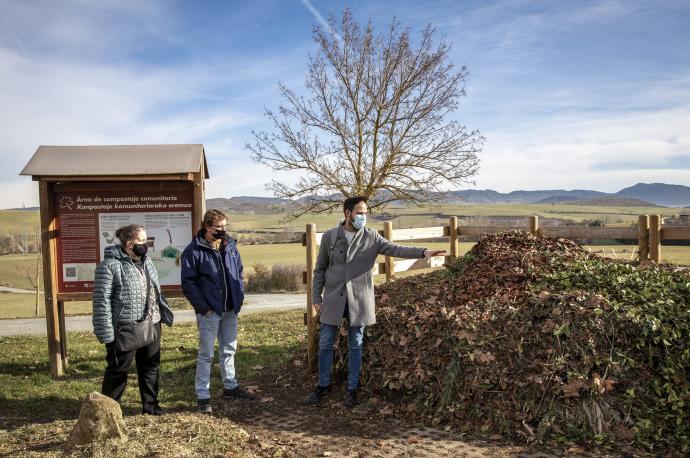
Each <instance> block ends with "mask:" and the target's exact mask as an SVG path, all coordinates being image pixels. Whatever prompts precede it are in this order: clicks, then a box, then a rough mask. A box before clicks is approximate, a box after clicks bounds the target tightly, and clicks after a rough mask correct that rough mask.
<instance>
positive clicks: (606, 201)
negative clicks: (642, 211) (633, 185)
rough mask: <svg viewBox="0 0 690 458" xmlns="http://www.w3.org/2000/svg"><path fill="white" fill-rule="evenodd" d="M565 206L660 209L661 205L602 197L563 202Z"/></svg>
mask: <svg viewBox="0 0 690 458" xmlns="http://www.w3.org/2000/svg"><path fill="white" fill-rule="evenodd" d="M564 203H565V204H566V205H595V206H602V207H662V206H663V205H657V204H652V203H649V202H646V201H644V200H640V199H633V198H631V197H615V196H604V197H595V198H594V199H584V200H575V201H572V202H564Z"/></svg>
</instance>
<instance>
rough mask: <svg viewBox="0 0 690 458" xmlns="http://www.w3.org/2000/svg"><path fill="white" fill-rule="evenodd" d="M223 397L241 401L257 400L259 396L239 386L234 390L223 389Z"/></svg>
mask: <svg viewBox="0 0 690 458" xmlns="http://www.w3.org/2000/svg"><path fill="white" fill-rule="evenodd" d="M223 399H237V400H240V401H256V400H257V399H259V397H258V396H254V395H253V394H251V393H250V392H248V391H245V390H243V389H242V388H240V387H239V386H238V387H236V388H233V389H232V390H227V389H223Z"/></svg>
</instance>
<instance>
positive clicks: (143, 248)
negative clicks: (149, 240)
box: [132, 243, 149, 256]
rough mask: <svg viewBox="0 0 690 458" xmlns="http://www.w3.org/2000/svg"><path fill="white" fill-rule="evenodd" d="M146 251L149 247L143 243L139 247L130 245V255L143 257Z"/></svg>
mask: <svg viewBox="0 0 690 458" xmlns="http://www.w3.org/2000/svg"><path fill="white" fill-rule="evenodd" d="M148 250H149V246H148V245H147V244H145V243H142V244H140V245H137V244H135V245H132V253H134V254H136V255H137V256H144V255H145V254H146V252H147V251H148Z"/></svg>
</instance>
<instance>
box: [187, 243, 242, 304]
mask: <svg viewBox="0 0 690 458" xmlns="http://www.w3.org/2000/svg"><path fill="white" fill-rule="evenodd" d="M221 257H222V263H221ZM223 266H224V267H225V272H223ZM242 271H243V267H242V259H241V258H240V253H239V252H238V251H237V240H235V239H227V240H223V241H222V243H221V247H220V250H215V249H214V248H213V246H212V245H211V244H210V243H209V242H208V241H206V239H204V237H203V236H202V234H201V232H199V234H197V237H196V238H195V239H194V240H192V242H191V243H190V244H189V245H187V248H185V250H184V252H183V253H182V292H183V293H184V295H185V297H186V298H187V300H189V302H190V303H191V304H192V306H193V307H194V311H195V312H196V313H201V314H206V313H207V312H208V311H209V310H213V311H214V312H215V313H217V314H218V315H221V314H222V313H223V311H224V310H225V304H226V303H227V304H232V309H233V311H234V312H235V314H238V313H239V312H240V309H241V308H242V302H244V281H243V280H242ZM228 297H229V298H230V301H231V302H228Z"/></svg>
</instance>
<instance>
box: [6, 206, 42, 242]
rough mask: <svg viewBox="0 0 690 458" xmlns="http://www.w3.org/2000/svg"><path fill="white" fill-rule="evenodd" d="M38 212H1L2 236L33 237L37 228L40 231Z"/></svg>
mask: <svg viewBox="0 0 690 458" xmlns="http://www.w3.org/2000/svg"><path fill="white" fill-rule="evenodd" d="M40 227H41V221H40V215H39V212H38V210H0V235H9V234H22V235H23V234H24V233H25V232H26V236H27V237H33V236H34V233H35V230H36V228H38V229H39V230H40Z"/></svg>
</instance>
